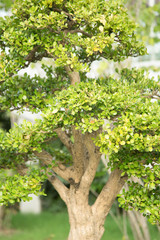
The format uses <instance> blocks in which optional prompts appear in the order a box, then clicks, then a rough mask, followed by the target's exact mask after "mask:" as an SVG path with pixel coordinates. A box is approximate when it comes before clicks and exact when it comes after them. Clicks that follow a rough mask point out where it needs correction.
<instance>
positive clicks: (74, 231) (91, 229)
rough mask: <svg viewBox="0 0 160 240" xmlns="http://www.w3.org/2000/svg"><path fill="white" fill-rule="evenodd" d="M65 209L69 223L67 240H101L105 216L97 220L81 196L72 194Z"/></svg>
mask: <svg viewBox="0 0 160 240" xmlns="http://www.w3.org/2000/svg"><path fill="white" fill-rule="evenodd" d="M67 207H68V214H69V222H70V232H69V237H68V240H75V239H76V240H84V239H85V240H100V239H101V238H102V235H103V233H104V221H105V216H103V217H101V218H97V215H96V214H95V213H94V212H93V211H92V207H91V206H89V204H88V203H87V202H86V201H85V198H84V197H83V196H82V195H81V196H80V194H79V193H76V194H72V195H71V196H70V201H68V203H67Z"/></svg>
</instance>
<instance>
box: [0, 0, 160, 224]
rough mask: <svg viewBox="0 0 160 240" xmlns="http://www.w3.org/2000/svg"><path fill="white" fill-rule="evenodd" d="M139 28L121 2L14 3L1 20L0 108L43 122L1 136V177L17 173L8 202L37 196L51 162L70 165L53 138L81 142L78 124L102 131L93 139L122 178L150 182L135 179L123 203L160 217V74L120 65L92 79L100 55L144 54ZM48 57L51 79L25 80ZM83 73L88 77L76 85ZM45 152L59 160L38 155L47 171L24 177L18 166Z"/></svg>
mask: <svg viewBox="0 0 160 240" xmlns="http://www.w3.org/2000/svg"><path fill="white" fill-rule="evenodd" d="M135 30H136V24H135V23H134V22H133V21H132V20H131V19H130V18H129V17H128V15H127V12H126V9H124V7H123V5H122V4H121V1H119V0H116V1H112V0H109V1H105V0H95V1H93V0H87V1H82V0H80V1H75V0H70V1H62V0H54V1H53V0H43V1H39V0H24V1H20V0H16V1H15V3H14V6H13V9H12V15H11V16H10V17H7V18H6V19H1V21H0V47H1V53H0V110H2V111H3V110H6V109H8V110H14V109H20V111H23V110H29V111H31V112H39V113H40V114H41V116H42V119H39V120H37V121H36V122H35V124H31V123H30V122H26V121H24V122H23V124H22V125H21V126H17V125H16V126H15V127H14V128H13V129H11V130H10V131H9V132H8V133H4V132H2V131H1V132H0V166H1V169H2V170H3V173H5V170H4V169H12V173H13V175H5V176H4V178H1V183H0V192H2V195H1V196H0V203H1V204H7V202H8V201H9V202H10V203H14V202H15V201H20V200H21V199H22V200H27V199H29V198H28V197H27V196H28V194H29V193H34V194H39V190H40V185H39V182H41V181H43V180H44V178H45V170H46V169H47V168H49V169H50V168H52V167H53V166H52V164H53V165H54V166H55V165H56V163H57V162H58V161H59V162H64V160H66V161H65V164H66V165H70V164H72V157H71V155H70V153H68V152H67V150H66V149H65V150H64V151H63V152H60V151H58V150H57V149H56V143H55V142H54V141H55V140H53V138H56V139H57V133H56V132H58V130H60V131H65V133H66V135H67V138H68V139H69V141H71V142H72V143H73V145H74V137H73V135H72V129H73V127H74V128H75V129H78V130H80V131H81V132H82V133H83V134H86V133H94V132H96V135H97V138H96V139H94V142H95V144H96V145H97V146H98V147H99V148H100V151H101V153H102V154H103V153H105V154H108V155H109V160H110V161H109V166H111V167H112V168H119V169H121V170H122V176H123V175H125V174H127V175H128V176H129V177H130V176H137V177H138V178H141V179H142V181H143V184H144V186H143V189H142V187H141V186H139V185H136V184H133V185H131V186H130V191H129V193H127V195H125V193H124V197H123V198H121V205H123V206H125V207H126V208H130V207H134V208H136V209H140V210H141V212H143V213H144V214H148V216H150V220H151V221H152V222H158V221H159V217H158V213H159V212H158V208H159V204H158V200H159V184H160V175H159V173H160V169H159V166H160V165H159V164H160V161H159V159H160V157H159V151H160V144H159V140H160V123H159V119H160V104H159V99H160V95H159V93H160V83H159V80H158V81H154V80H153V79H149V78H148V77H147V75H146V76H144V71H140V70H139V71H137V70H136V69H131V70H129V69H123V70H122V71H118V70H117V71H116V77H113V76H112V77H105V78H102V79H97V80H93V79H87V77H86V75H85V73H86V72H87V71H88V69H89V66H90V64H91V63H92V61H93V60H97V59H100V58H101V57H104V58H105V59H109V60H113V61H121V60H123V59H124V58H127V57H128V56H139V55H143V54H145V52H146V51H145V48H144V47H143V44H142V43H141V42H139V41H137V37H136V35H135ZM44 57H48V58H51V59H52V61H53V62H54V70H53V68H52V67H49V66H47V64H44V65H43V69H44V70H45V73H46V77H45V78H43V77H41V76H37V75H36V76H34V77H30V76H28V75H27V74H25V75H24V76H18V71H19V70H21V69H22V68H25V67H27V66H29V65H30V63H32V62H37V61H40V60H41V59H44ZM77 72H79V77H80V83H79V81H77V82H78V83H77V84H74V85H70V81H71V82H72V83H73V82H74V81H72V80H76V79H72V78H73V76H78V73H77ZM75 73H76V74H75ZM79 77H78V78H79ZM75 82H76V81H75ZM153 98H154V99H156V101H155V102H153V100H152V99H153ZM61 133H63V132H61ZM44 149H45V150H46V151H48V152H49V153H50V154H51V156H54V158H53V161H52V159H51V164H49V165H51V166H45V167H42V166H41V161H40V168H39V169H30V168H29V170H28V172H27V173H26V176H25V177H24V176H20V175H18V174H15V172H13V171H16V170H22V168H23V167H24V168H26V167H27V165H26V163H27V162H28V161H30V160H37V157H36V154H39V153H40V152H41V151H42V150H44ZM53 149H54V150H53ZM23 170H24V169H23ZM47 171H48V169H47ZM19 172H20V171H19ZM50 173H51V174H53V172H50ZM22 175H23V174H22ZM15 186H16V188H15ZM149 194H152V198H151V200H150V199H149ZM124 199H125V200H124Z"/></svg>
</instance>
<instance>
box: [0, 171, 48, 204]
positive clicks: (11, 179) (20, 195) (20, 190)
mask: <svg viewBox="0 0 160 240" xmlns="http://www.w3.org/2000/svg"><path fill="white" fill-rule="evenodd" d="M13 174H14V173H12V172H10V173H8V174H7V173H5V175H4V174H3V173H1V182H0V205H8V203H11V204H13V203H15V202H20V201H21V200H23V201H29V200H30V199H32V198H31V197H29V196H28V195H29V194H31V193H33V194H36V195H44V193H43V192H42V191H41V184H40V182H41V181H44V180H45V175H42V174H40V173H39V172H38V171H36V170H34V171H32V172H31V173H30V175H28V176H27V175H25V176H21V175H19V174H14V175H13ZM7 175H8V176H7ZM11 175H13V176H11Z"/></svg>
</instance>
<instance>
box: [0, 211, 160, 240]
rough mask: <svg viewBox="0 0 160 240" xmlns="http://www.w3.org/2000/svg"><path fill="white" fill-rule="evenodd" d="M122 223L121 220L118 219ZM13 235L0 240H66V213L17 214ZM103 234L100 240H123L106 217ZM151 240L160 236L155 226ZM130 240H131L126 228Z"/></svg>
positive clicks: (67, 230) (13, 224)
mask: <svg viewBox="0 0 160 240" xmlns="http://www.w3.org/2000/svg"><path fill="white" fill-rule="evenodd" d="M120 221H122V219H120ZM13 228H14V229H15V230H16V231H15V233H14V234H13V233H12V234H10V235H6V236H4V235H0V240H66V239H67V235H68V232H69V223H68V216H67V213H66V212H60V213H50V212H42V213H41V214H40V215H33V214H26V215H23V214H21V213H18V214H16V215H14V216H13V217H12V229H13ZM105 229H106V231H105V234H104V236H103V238H102V240H123V239H124V238H123V235H122V233H121V232H120V230H119V229H118V227H117V226H116V224H115V223H114V220H113V219H112V218H111V217H110V216H108V217H107V220H106V223H105ZM150 230H151V240H159V239H160V234H159V233H158V231H157V229H156V227H155V226H150ZM128 234H129V237H130V240H133V237H132V234H131V230H130V228H129V226H128Z"/></svg>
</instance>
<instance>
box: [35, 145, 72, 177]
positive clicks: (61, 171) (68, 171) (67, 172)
mask: <svg viewBox="0 0 160 240" xmlns="http://www.w3.org/2000/svg"><path fill="white" fill-rule="evenodd" d="M34 154H35V156H36V157H38V159H39V160H41V161H42V163H43V165H46V166H48V165H52V161H53V157H52V156H51V155H50V154H49V153H48V152H46V151H45V150H42V152H40V153H39V152H34ZM52 170H53V171H54V172H55V173H56V174H57V175H59V176H60V177H61V178H63V179H64V180H66V181H68V182H70V181H71V179H73V180H74V181H75V179H76V174H75V171H74V169H73V167H66V166H65V165H64V164H62V163H57V164H56V166H55V167H52Z"/></svg>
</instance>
